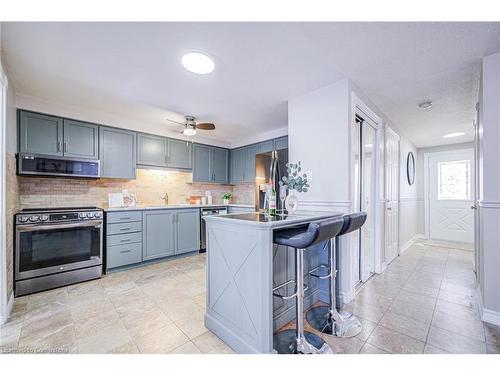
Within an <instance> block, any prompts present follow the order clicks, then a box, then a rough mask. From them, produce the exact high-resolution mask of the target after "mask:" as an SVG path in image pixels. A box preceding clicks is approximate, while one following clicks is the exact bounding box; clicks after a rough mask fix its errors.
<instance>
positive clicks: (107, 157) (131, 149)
mask: <svg viewBox="0 0 500 375" xmlns="http://www.w3.org/2000/svg"><path fill="white" fill-rule="evenodd" d="M136 142H137V136H136V133H135V132H131V131H128V130H122V129H115V128H108V127H105V126H101V127H100V129H99V147H100V152H99V155H100V158H99V159H100V161H101V177H107V178H126V179H135V167H136V162H137V158H136V148H137V146H136Z"/></svg>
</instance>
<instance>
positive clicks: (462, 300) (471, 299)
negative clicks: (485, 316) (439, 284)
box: [438, 289, 477, 309]
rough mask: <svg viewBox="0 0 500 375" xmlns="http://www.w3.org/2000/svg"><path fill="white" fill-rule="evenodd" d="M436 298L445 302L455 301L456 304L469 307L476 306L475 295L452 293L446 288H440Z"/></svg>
mask: <svg viewBox="0 0 500 375" xmlns="http://www.w3.org/2000/svg"><path fill="white" fill-rule="evenodd" d="M438 299H440V300H442V301H446V302H452V303H456V304H457V305H462V306H465V307H469V308H471V309H472V308H476V307H477V302H476V297H475V295H470V294H463V293H454V292H450V291H448V290H443V289H441V290H440V291H439V295H438Z"/></svg>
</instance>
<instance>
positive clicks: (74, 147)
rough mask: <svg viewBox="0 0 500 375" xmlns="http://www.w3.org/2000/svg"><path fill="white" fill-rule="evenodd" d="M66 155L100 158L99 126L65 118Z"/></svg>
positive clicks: (64, 145)
mask: <svg viewBox="0 0 500 375" xmlns="http://www.w3.org/2000/svg"><path fill="white" fill-rule="evenodd" d="M63 124H64V127H63V129H64V131H63V134H64V143H63V154H64V156H68V157H72V158H79V159H94V160H95V159H99V126H97V125H94V124H89V123H86V122H80V121H75V120H66V119H64V120H63Z"/></svg>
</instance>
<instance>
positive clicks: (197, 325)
mask: <svg viewBox="0 0 500 375" xmlns="http://www.w3.org/2000/svg"><path fill="white" fill-rule="evenodd" d="M175 325H176V326H177V327H179V328H180V330H181V331H182V332H184V334H185V335H186V336H187V337H189V339H191V340H193V339H194V338H196V337H198V336H200V335H202V334H204V333H205V332H207V331H208V329H207V328H206V327H205V322H204V319H200V316H197V317H192V318H187V319H182V320H177V321H176V322H175Z"/></svg>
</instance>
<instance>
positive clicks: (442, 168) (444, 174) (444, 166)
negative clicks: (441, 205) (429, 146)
mask: <svg viewBox="0 0 500 375" xmlns="http://www.w3.org/2000/svg"><path fill="white" fill-rule="evenodd" d="M470 185H471V180H470V160H458V161H443V162H438V200H448V199H458V200H470V199H471V194H470V191H471V189H470Z"/></svg>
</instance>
